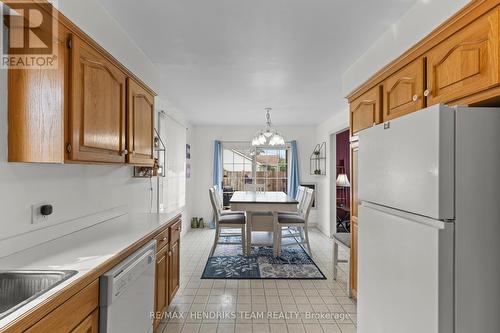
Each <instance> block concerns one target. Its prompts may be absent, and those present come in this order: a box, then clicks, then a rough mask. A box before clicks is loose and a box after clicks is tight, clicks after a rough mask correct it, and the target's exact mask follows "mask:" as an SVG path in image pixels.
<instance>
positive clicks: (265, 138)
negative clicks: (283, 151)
mask: <svg viewBox="0 0 500 333" xmlns="http://www.w3.org/2000/svg"><path fill="white" fill-rule="evenodd" d="M265 110H266V124H267V127H266V129H265V130H264V131H261V132H259V133H257V134H256V135H255V136H254V138H253V140H252V146H284V145H285V139H284V138H283V136H282V135H281V134H280V133H279V132H278V131H277V130H276V129H275V128H274V127H273V125H272V123H271V110H272V109H271V108H266V109H265Z"/></svg>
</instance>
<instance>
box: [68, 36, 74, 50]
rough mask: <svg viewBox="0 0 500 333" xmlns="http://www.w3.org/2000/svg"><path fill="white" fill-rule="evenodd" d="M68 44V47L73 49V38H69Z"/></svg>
mask: <svg viewBox="0 0 500 333" xmlns="http://www.w3.org/2000/svg"><path fill="white" fill-rule="evenodd" d="M67 45H68V49H70V50H71V49H72V48H73V40H72V39H71V38H68V42H67Z"/></svg>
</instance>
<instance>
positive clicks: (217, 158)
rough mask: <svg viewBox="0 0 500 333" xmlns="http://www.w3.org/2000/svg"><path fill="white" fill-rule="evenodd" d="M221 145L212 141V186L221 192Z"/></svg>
mask: <svg viewBox="0 0 500 333" xmlns="http://www.w3.org/2000/svg"><path fill="white" fill-rule="evenodd" d="M221 163H222V144H221V142H220V141H218V140H215V141H214V173H213V184H214V185H215V186H217V189H219V191H221V190H222V189H221V185H222V165H221Z"/></svg>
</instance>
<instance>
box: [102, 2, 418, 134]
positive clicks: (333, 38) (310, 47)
mask: <svg viewBox="0 0 500 333" xmlns="http://www.w3.org/2000/svg"><path fill="white" fill-rule="evenodd" d="M99 1H100V2H101V3H102V4H103V5H104V6H105V7H106V9H107V10H108V11H109V13H110V14H111V15H112V16H113V17H115V18H116V20H117V21H118V22H119V23H120V25H121V26H122V27H123V28H124V29H125V31H126V32H127V33H128V34H129V35H130V36H131V38H132V39H134V41H135V42H136V43H137V45H138V46H139V47H140V48H141V49H142V50H143V51H144V52H145V53H146V55H147V56H148V57H150V58H151V60H152V61H153V62H154V63H156V64H158V65H159V70H160V75H161V87H160V94H161V95H162V96H164V97H165V98H166V99H168V100H169V102H171V103H172V104H173V105H175V106H176V107H177V108H178V109H180V110H182V112H183V113H184V116H185V117H186V118H187V120H188V121H190V122H191V123H192V124H195V125H209V124H217V125H235V124H238V125H244V124H248V125H254V124H264V122H265V111H264V107H268V106H269V107H272V108H273V112H272V118H273V122H274V123H275V124H276V126H278V127H279V126H284V125H314V124H318V123H321V122H322V121H324V120H326V119H327V118H329V117H330V116H331V115H333V114H334V113H335V112H340V111H344V110H345V109H346V102H345V100H344V96H342V89H341V75H342V73H343V72H344V71H345V70H346V69H347V68H348V67H349V66H350V65H351V64H352V63H353V62H354V61H355V60H356V59H357V58H358V57H359V56H361V55H362V54H363V52H364V51H365V50H366V49H368V47H369V46H370V45H371V44H372V42H373V41H374V40H375V39H377V37H378V36H380V35H381V34H382V32H384V31H385V30H386V29H388V28H389V27H390V25H391V24H392V23H393V22H395V21H396V20H397V19H398V18H399V17H400V16H401V15H402V14H403V13H404V12H406V11H407V10H408V9H409V8H410V7H411V6H412V5H413V4H414V3H415V2H416V1H417V0H377V1H373V0H251V1H250V0H144V1H137V0H99Z"/></svg>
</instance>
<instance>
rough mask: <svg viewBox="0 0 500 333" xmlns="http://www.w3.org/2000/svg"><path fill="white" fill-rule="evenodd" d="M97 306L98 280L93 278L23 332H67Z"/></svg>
mask: <svg viewBox="0 0 500 333" xmlns="http://www.w3.org/2000/svg"><path fill="white" fill-rule="evenodd" d="M98 306H99V280H95V281H94V282H92V283H91V284H90V285H88V286H87V287H85V288H84V289H83V290H81V291H80V292H79V293H77V294H76V295H74V296H73V297H71V298H70V299H68V300H67V301H66V302H64V303H63V304H62V305H60V306H59V307H58V308H56V309H55V310H54V311H52V312H51V313H49V314H48V315H47V316H45V317H44V318H43V319H42V320H40V321H39V322H38V323H36V324H35V325H33V326H31V327H30V328H29V329H28V330H26V331H25V332H28V333H44V332H46V333H68V332H71V331H72V330H73V329H74V328H76V327H77V326H78V325H79V324H80V323H81V322H82V321H83V320H84V319H85V318H87V317H88V316H89V315H90V314H91V313H92V312H93V311H94V310H95V309H96V308H97V307H98Z"/></svg>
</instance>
